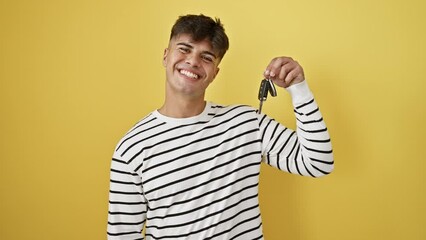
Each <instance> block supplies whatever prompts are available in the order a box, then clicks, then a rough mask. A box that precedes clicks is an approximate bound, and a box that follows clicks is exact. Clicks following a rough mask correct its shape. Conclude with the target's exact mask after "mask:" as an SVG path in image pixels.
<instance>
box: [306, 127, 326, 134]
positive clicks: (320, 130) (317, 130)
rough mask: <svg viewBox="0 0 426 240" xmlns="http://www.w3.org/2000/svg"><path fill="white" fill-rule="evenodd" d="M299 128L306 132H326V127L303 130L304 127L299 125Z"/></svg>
mask: <svg viewBox="0 0 426 240" xmlns="http://www.w3.org/2000/svg"><path fill="white" fill-rule="evenodd" d="M299 129H300V130H302V131H303V132H307V133H319V132H327V128H322V129H316V130H305V129H303V128H301V127H299Z"/></svg>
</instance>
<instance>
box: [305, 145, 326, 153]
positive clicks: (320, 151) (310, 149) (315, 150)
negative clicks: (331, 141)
mask: <svg viewBox="0 0 426 240" xmlns="http://www.w3.org/2000/svg"><path fill="white" fill-rule="evenodd" d="M304 147H305V149H306V150H309V151H311V152H317V153H327V154H330V153H333V150H318V149H313V148H308V147H306V146H304Z"/></svg>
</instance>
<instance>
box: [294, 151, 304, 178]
mask: <svg viewBox="0 0 426 240" xmlns="http://www.w3.org/2000/svg"><path fill="white" fill-rule="evenodd" d="M299 150H300V145H297V149H296V153H295V154H294V164H295V165H296V170H297V172H298V173H299V175H302V173H301V172H300V169H299V164H298V163H297V162H298V161H297V159H298V155H299V153H300V152H299Z"/></svg>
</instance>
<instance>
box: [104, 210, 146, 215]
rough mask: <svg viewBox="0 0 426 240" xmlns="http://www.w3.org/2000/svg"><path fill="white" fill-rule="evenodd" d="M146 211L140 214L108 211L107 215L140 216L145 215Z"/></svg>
mask: <svg viewBox="0 0 426 240" xmlns="http://www.w3.org/2000/svg"><path fill="white" fill-rule="evenodd" d="M145 213H146V211H142V212H111V211H108V214H110V215H141V214H145Z"/></svg>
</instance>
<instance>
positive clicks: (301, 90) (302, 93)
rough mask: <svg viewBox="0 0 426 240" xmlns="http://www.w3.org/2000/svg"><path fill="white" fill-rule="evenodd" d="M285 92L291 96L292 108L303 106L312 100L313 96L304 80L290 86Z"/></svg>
mask: <svg viewBox="0 0 426 240" xmlns="http://www.w3.org/2000/svg"><path fill="white" fill-rule="evenodd" d="M286 90H287V91H288V92H289V93H290V95H291V99H292V101H293V106H294V107H297V106H299V105H301V104H304V103H306V102H308V101H310V100H312V99H313V98H314V95H313V94H312V92H311V90H310V89H309V86H308V82H307V81H306V80H304V81H303V82H300V83H296V84H294V85H291V86H290V87H288V88H286Z"/></svg>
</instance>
